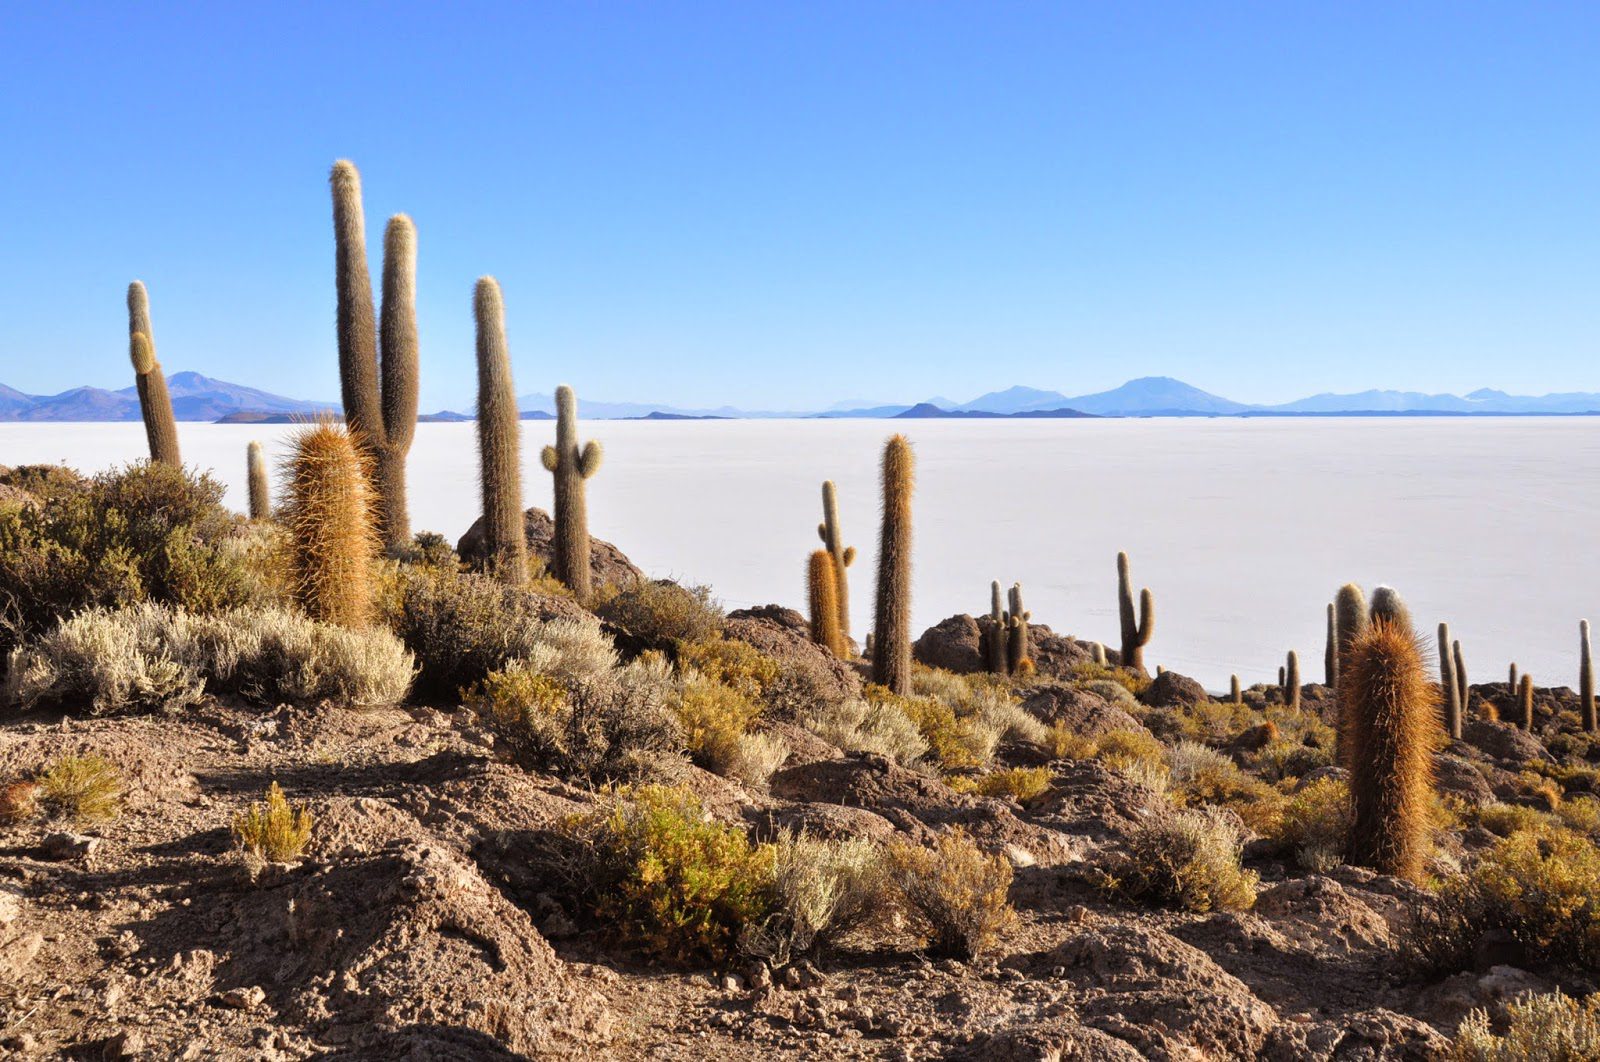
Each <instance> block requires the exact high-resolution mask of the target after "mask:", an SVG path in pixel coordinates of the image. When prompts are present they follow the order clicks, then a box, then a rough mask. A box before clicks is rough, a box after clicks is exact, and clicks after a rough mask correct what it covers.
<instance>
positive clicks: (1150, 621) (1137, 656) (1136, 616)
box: [1117, 553, 1156, 674]
mask: <svg viewBox="0 0 1600 1062" xmlns="http://www.w3.org/2000/svg"><path fill="white" fill-rule="evenodd" d="M1155 611H1156V608H1155V598H1154V597H1152V596H1151V594H1150V590H1149V588H1148V587H1146V588H1145V589H1143V590H1141V591H1139V607H1138V610H1137V611H1135V609H1134V604H1133V581H1132V579H1131V578H1130V576H1129V574H1128V555H1127V554H1126V553H1118V554H1117V614H1118V616H1119V618H1120V619H1121V622H1122V666H1123V667H1125V668H1128V669H1130V670H1132V671H1136V672H1139V673H1140V674H1144V647H1145V646H1147V645H1149V644H1150V635H1151V633H1152V630H1153V625H1154V623H1155Z"/></svg>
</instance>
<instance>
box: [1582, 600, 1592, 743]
mask: <svg viewBox="0 0 1600 1062" xmlns="http://www.w3.org/2000/svg"><path fill="white" fill-rule="evenodd" d="M1578 637H1579V644H1578V708H1579V713H1580V714H1581V715H1582V717H1583V728H1584V729H1585V730H1591V731H1592V730H1594V729H1595V711H1594V653H1593V652H1592V651H1591V649H1590V647H1589V621H1588V620H1579V621H1578Z"/></svg>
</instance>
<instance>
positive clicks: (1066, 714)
mask: <svg viewBox="0 0 1600 1062" xmlns="http://www.w3.org/2000/svg"><path fill="white" fill-rule="evenodd" d="M1022 707H1023V708H1024V709H1025V710H1026V711H1028V712H1029V713H1030V714H1032V715H1033V716H1035V717H1036V718H1038V719H1039V720H1040V721H1042V722H1045V723H1061V724H1063V725H1065V726H1066V728H1067V729H1068V730H1070V731H1072V733H1074V734H1077V735H1078V736H1079V737H1086V738H1087V737H1098V736H1099V735H1101V734H1104V733H1106V732H1107V731H1110V730H1144V729H1145V727H1144V724H1143V723H1141V722H1139V721H1138V720H1137V719H1135V718H1134V717H1133V716H1131V715H1129V714H1128V713H1127V712H1125V711H1124V710H1123V709H1122V708H1121V707H1119V706H1118V705H1115V704H1112V703H1111V702H1110V701H1108V700H1106V699H1105V698H1104V697H1101V696H1100V695H1099V694H1096V693H1092V692H1090V691H1089V690H1083V689H1078V688H1077V687H1074V686H1067V685H1063V684H1059V683H1047V684H1044V685H1039V686H1035V687H1033V688H1032V689H1031V690H1029V691H1028V695H1027V697H1025V698H1024V699H1023V701H1022Z"/></svg>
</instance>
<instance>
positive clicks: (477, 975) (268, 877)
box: [0, 702, 1536, 1060]
mask: <svg viewBox="0 0 1600 1062" xmlns="http://www.w3.org/2000/svg"><path fill="white" fill-rule="evenodd" d="M791 736H792V737H793V739H794V740H793V747H794V748H795V750H796V751H795V753H794V754H793V755H792V756H791V758H790V761H789V763H788V765H786V766H785V767H784V768H783V769H782V770H780V771H779V772H778V774H776V775H775V776H774V777H773V779H772V783H771V790H770V793H762V794H753V793H750V792H748V791H746V790H745V789H743V788H741V787H739V786H737V785H735V784H733V783H730V782H727V781H725V780H723V779H721V778H718V777H716V776H713V775H710V774H706V773H704V772H701V771H699V770H697V769H695V768H691V767H687V766H685V767H684V771H685V772H686V773H685V777H684V780H685V781H687V783H688V784H689V785H690V786H691V787H692V788H694V789H695V790H696V791H697V793H698V794H699V795H700V797H701V798H702V800H703V801H704V803H705V805H706V807H707V809H708V810H709V811H710V812H711V813H712V814H714V815H715V816H717V817H718V818H720V819H724V820H726V821H731V822H741V823H744V824H746V825H747V826H748V827H749V828H750V829H751V830H752V831H753V832H754V833H755V834H756V835H757V836H760V837H765V836H770V834H771V832H772V831H773V830H775V829H776V828H778V827H779V826H784V825H787V826H797V825H803V826H805V827H806V828H807V829H810V830H812V831H814V832H817V833H821V834H824V835H830V834H831V835H834V836H845V835H851V836H869V837H877V838H887V837H891V836H894V835H895V834H897V833H899V834H902V835H905V834H909V835H912V836H920V837H923V838H924V839H925V838H927V837H930V836H932V835H933V834H934V833H935V832H937V831H938V830H940V829H942V828H945V827H948V826H950V825H955V824H959V825H962V826H964V827H965V828H966V829H967V830H968V831H969V832H970V833H971V834H972V835H973V836H974V838H975V839H977V840H978V841H979V842H980V843H982V844H984V845H985V846H986V847H988V848H990V849H992V850H1000V851H1004V852H1005V853H1006V854H1007V855H1008V856H1009V857H1010V858H1011V860H1012V862H1013V863H1014V865H1016V866H1017V868H1018V869H1017V873H1016V878H1015V881H1014V884H1013V886H1012V891H1011V899H1012V901H1013V903H1014V904H1015V905H1016V907H1017V910H1018V913H1019V916H1020V917H1019V922H1018V924H1017V925H1016V926H1015V927H1014V928H1013V929H1011V930H1009V931H1008V932H1007V933H1006V935H1005V936H1004V937H1003V939H1002V940H1001V942H1000V944H999V946H998V948H997V949H996V950H995V951H994V952H992V953H991V954H990V955H988V956H986V957H985V958H984V959H983V960H981V961H979V962H977V963H974V964H970V965H967V964H961V963H956V962H951V961H942V962H929V961H927V960H925V959H924V958H922V957H921V956H920V955H919V954H918V953H917V951H916V948H915V945H916V942H915V940H913V939H910V938H909V937H907V938H905V939H903V940H899V941H895V942H893V943H892V944H891V945H890V946H884V947H880V948H879V949H877V950H873V951H852V950H849V949H846V950H845V951H844V952H842V953H841V954H837V955H834V956H831V957H830V958H828V959H827V961H826V962H824V963H823V964H822V967H821V968H820V969H819V968H818V967H816V966H812V965H809V964H804V963H802V964H800V965H797V966H791V967H786V968H784V969H781V970H777V971H773V970H768V969H767V968H765V967H762V966H756V967H743V966H740V967H736V968H734V969H731V970H703V971H689V972H685V971H681V970H673V969H667V968H661V967H653V966H650V965H647V964H644V963H642V962H641V961H640V960H639V959H638V958H637V956H636V955H633V954H630V953H629V952H628V951H627V950H625V949H622V948H620V947H617V946H616V945H615V944H614V942H612V941H609V940H608V939H607V937H606V936H605V935H604V933H603V931H602V930H601V928H600V927H597V926H594V925H591V924H588V923H586V922H585V921H584V919H583V918H582V915H581V913H580V912H578V911H575V910H569V909H568V907H567V905H565V904H564V902H563V900H564V898H563V897H562V896H561V895H559V892H557V891H552V888H551V887H550V886H549V884H548V882H547V881H546V880H545V877H544V875H543V874H542V873H541V870H540V867H539V864H538V858H537V852H538V851H539V845H538V839H539V837H540V836H541V833H542V832H543V831H546V830H547V829H548V828H549V827H550V826H551V825H552V824H554V823H556V822H558V821H559V820H560V819H562V818H563V817H565V816H567V815H570V814H571V813H573V812H575V811H580V810H582V809H583V808H584V807H586V806H589V805H590V804H591V803H592V797H591V794H590V793H589V792H588V791H587V790H584V789H580V788H576V787H573V786H570V785H568V784H566V783H565V782H563V781H561V780H559V779H556V778H553V777H549V776H539V775H532V774H528V773H526V772H524V771H522V770H520V769H518V768H516V767H513V766H510V765H507V764H504V763H500V762H497V761H496V760H495V759H494V757H493V755H492V749H491V747H490V742H489V739H488V738H487V737H486V735H484V734H483V733H482V732H480V731H479V730H477V729H476V727H475V726H474V725H473V724H472V722H471V721H470V717H468V715H467V713H460V714H453V713H446V712H439V711H435V710H432V709H426V708H406V709H390V710H379V711H354V710H344V709H339V708H333V707H324V708H321V709H316V710H290V709H279V710H278V711H276V712H268V713H262V712H261V711H259V710H254V709H248V708H244V707H242V706H236V705H230V704H220V703H215V702H212V703H209V704H207V705H205V706H203V707H202V708H200V709H198V710H195V711H193V712H191V713H189V714H186V715H184V716H183V717H181V718H162V717H150V716H146V717H121V718H110V719H82V720H80V719H74V718H67V717H63V716H60V715H48V716H46V715H31V716H20V717H12V718H10V719H8V720H6V721H5V722H4V723H3V724H0V777H16V776H19V775H25V774H27V773H29V772H31V771H34V770H36V769H38V768H39V767H40V765H42V764H43V763H45V762H47V761H49V760H50V759H52V758H54V757H56V756H59V755H62V754H66V753H85V752H98V753H101V754H103V755H105V756H107V757H108V758H110V759H111V760H112V761H113V762H114V763H116V764H117V765H118V767H119V768H120V770H121V772H122V774H123V777H124V779H125V782H126V785H127V795H126V800H125V810H124V811H123V813H122V815H121V816H120V817H119V818H117V819H115V820H113V821H111V822H108V823H104V824H101V825H99V826H97V827H94V828H85V829H83V830H82V832H81V833H80V834H77V835H70V834H69V835H68V836H66V837H65V838H63V837H62V836H61V834H62V831H63V830H64V827H63V825H62V824H60V823H49V822H34V823H31V824H29V825H26V826H22V827H17V828H14V829H11V830H9V831H7V832H5V833H3V834H0V1054H3V1055H4V1056H5V1057H17V1058H35V1057H67V1058H95V1059H98V1058H151V1059H164V1058H226V1059H247V1058H248V1059H291V1058H312V1057H318V1058H321V1057H329V1058H363V1059H364V1058H373V1059H380V1058H417V1059H424V1058H426V1059H476V1058H511V1057H603V1058H615V1059H634V1058H661V1059H685V1060H687V1059H703V1058H708V1057H717V1058H722V1059H730V1060H731V1059H758V1058H771V1057H776V1056H780V1055H781V1056H783V1057H806V1058H853V1057H859V1058H889V1059H921V1058H961V1059H1085V1060H1087V1059H1111V1060H1116V1059H1130V1060H1131V1059H1139V1058H1154V1059H1224V1058H1266V1059H1335V1058H1337V1059H1379V1058H1384V1059H1387V1058H1428V1057H1433V1055H1435V1054H1436V1053H1437V1051H1438V1050H1439V1049H1440V1048H1442V1047H1443V1046H1444V1045H1445V1044H1446V1040H1445V1039H1444V1036H1443V1032H1445V1031H1449V1030H1453V1028H1454V1026H1455V1023H1456V1022H1457V1021H1459V1019H1460V1018H1461V1016H1462V1015H1463V1014H1464V1013H1465V1011H1466V1010H1467V1008H1468V1007H1470V1006H1473V1005H1478V1004H1481V1003H1483V1002H1487V1001H1489V1000H1492V999H1494V998H1503V997H1504V996H1505V995H1507V994H1509V993H1513V992H1515V991H1518V990H1521V989H1525V988H1528V987H1536V986H1530V985H1528V984H1525V983H1523V980H1521V979H1519V978H1526V975H1519V974H1517V972H1515V971H1509V972H1508V971H1506V970H1504V968H1501V969H1500V970H1499V972H1492V973H1491V975H1490V976H1487V977H1482V978H1480V977H1476V976H1474V975H1470V974H1469V975H1461V976H1460V977H1458V978H1455V979H1452V980H1451V981H1448V982H1445V983H1442V984H1434V985H1419V984H1416V983H1412V982H1409V981H1407V980H1406V979H1405V978H1404V976H1403V974H1402V973H1401V971H1400V970H1399V968H1398V964H1397V963H1396V961H1395V954H1394V952H1393V950H1392V939H1393V935H1394V934H1395V932H1396V929H1397V926H1398V924H1399V921H1400V919H1401V918H1402V916H1403V914H1404V911H1405V909H1406V905H1407V902H1408V899H1409V898H1410V895H1411V892H1410V890H1411V887H1410V886H1408V885H1405V884H1403V883H1401V882H1398V881H1396V880H1394V879H1387V878H1377V877H1374V876H1373V875H1371V874H1370V873H1367V872H1364V871H1359V870H1353V869H1350V868H1340V869H1339V870H1337V871H1334V872H1332V873H1331V874H1328V875H1309V876H1305V875H1301V876H1292V877H1291V876H1286V873H1285V871H1284V869H1283V867H1282V866H1281V865H1279V864H1258V865H1257V866H1256V869H1258V870H1259V871H1260V872H1261V873H1262V876H1263V891H1262V893H1261V896H1260V899H1259V902H1258V903H1257V905H1256V907H1255V909H1254V910H1252V911H1251V912H1249V913H1246V914H1213V915H1190V914H1175V913H1162V912H1146V911H1142V910H1135V909H1130V908H1128V907H1126V906H1124V905H1119V904H1111V903H1107V902H1106V901H1105V900H1103V899H1102V898H1101V897H1100V895H1099V894H1098V893H1097V892H1096V891H1095V889H1094V888H1093V886H1092V884H1091V883H1090V880H1089V873H1088V868H1089V867H1090V866H1091V865H1093V864H1094V863H1095V862H1096V860H1097V858H1099V857H1100V856H1102V855H1104V854H1105V853H1107V852H1111V851H1115V850H1116V848H1117V846H1118V845H1119V844H1120V843H1121V841H1122V839H1123V838H1124V837H1125V836H1126V834H1127V831H1128V830H1129V829H1131V828H1132V827H1133V825H1134V824H1136V823H1137V822H1138V821H1139V820H1140V818H1141V817H1142V816H1143V815H1145V814H1146V813H1147V809H1148V808H1149V807H1151V806H1152V804H1153V802H1154V801H1155V800H1156V799H1157V798H1156V797H1155V796H1154V795H1153V794H1151V793H1149V792H1148V791H1146V790H1143V789H1141V788H1140V787H1139V786H1138V785H1137V784H1136V783H1134V782H1132V781H1130V780H1127V779H1125V778H1124V777H1122V776H1120V775H1117V774H1114V773H1111V772H1109V771H1107V770H1106V769H1104V768H1103V767H1101V766H1099V765H1097V764H1095V763H1092V762H1085V763H1067V762H1060V763H1056V764H1054V765H1052V769H1053V770H1054V771H1055V785H1054V786H1053V788H1052V790H1051V791H1050V793H1048V794H1047V795H1046V796H1044V797H1042V798H1040V799H1038V800H1035V801H1032V802H1030V804H1029V806H1027V807H1025V808H1024V807H1021V806H1019V805H1017V804H1016V803H1014V802H1011V801H1006V800H997V799H992V798H981V797H975V796H970V795H961V794H958V793H956V792H954V791H952V790H951V789H949V788H948V787H947V786H944V785H942V784H940V783H937V782H935V781H933V780H931V779H928V778H926V777H923V776H921V775H918V774H916V773H914V772H911V771H907V770H904V769H902V768H898V767H895V766H892V765H890V764H889V763H888V762H887V761H883V760H876V759H873V758H870V757H861V756H844V755H842V754H841V753H839V752H838V751H837V750H835V749H833V748H832V747H831V746H827V745H825V744H823V743H822V742H820V741H818V740H816V739H814V738H812V739H809V740H807V739H806V738H805V735H803V734H799V733H796V734H793V735H791ZM272 780H276V781H278V782H279V783H280V784H281V785H282V786H283V788H284V790H285V791H286V792H287V794H288V795H289V797H290V798H291V799H292V800H294V801H296V802H302V801H303V802H307V803H309V805H310V806H311V807H312V808H313V809H314V811H315V813H316V816H317V824H316V830H315V833H314V837H313V841H312V846H311V849H310V850H309V853H308V856H307V858H306V860H305V861H304V862H303V863H301V864H299V865H295V866H268V867H265V868H255V869H252V868H250V867H247V866H246V865H245V864H244V862H243V861H242V859H241V857H240V856H239V855H238V854H237V853H235V852H234V850H233V842H232V838H231V835H230V830H229V824H230V822H231V821H232V819H233V817H234V816H235V814H237V813H238V812H239V811H240V810H241V809H243V808H244V807H246V806H247V805H248V804H250V803H251V802H252V801H255V800H258V799H259V798H260V797H261V794H262V792H263V791H264V790H265V788H266V787H267V785H268V783H269V782H270V781H272ZM1274 879H1276V880H1274ZM1496 978H1498V979H1499V980H1498V982H1497V981H1496Z"/></svg>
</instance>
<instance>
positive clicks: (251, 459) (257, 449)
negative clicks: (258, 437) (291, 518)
mask: <svg viewBox="0 0 1600 1062" xmlns="http://www.w3.org/2000/svg"><path fill="white" fill-rule="evenodd" d="M245 471H246V472H247V473H248V477H249V481H250V519H252V520H266V519H268V518H270V517H271V516H272V488H271V487H270V486H269V485H268V483H267V459H266V457H265V456H264V455H263V454H262V452H261V444H260V443H258V442H252V443H251V444H250V445H249V446H248V447H246V449H245Z"/></svg>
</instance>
